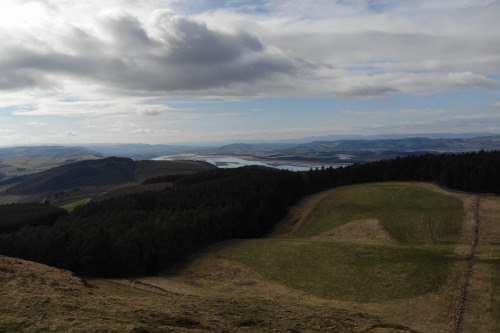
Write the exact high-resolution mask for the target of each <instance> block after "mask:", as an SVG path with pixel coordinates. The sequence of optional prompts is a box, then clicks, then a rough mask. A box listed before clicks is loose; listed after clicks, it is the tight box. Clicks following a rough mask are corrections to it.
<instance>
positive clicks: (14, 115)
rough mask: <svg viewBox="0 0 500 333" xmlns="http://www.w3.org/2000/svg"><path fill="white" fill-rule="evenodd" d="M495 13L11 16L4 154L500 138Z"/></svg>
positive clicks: (389, 4)
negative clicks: (30, 149) (126, 146)
mask: <svg viewBox="0 0 500 333" xmlns="http://www.w3.org/2000/svg"><path fill="white" fill-rule="evenodd" d="M499 17H500V1H499V0H439V1H436V0H352V1H350V0H308V1H303V0H289V1H287V0H269V1H263V0H257V1H241V0H145V1H134V0H87V1H80V0H1V1H0V146H7V145H25V144H40V143H59V144H75V143H96V142H101V143H103V142H107V143H111V142H129V143H150V144H156V143H163V144H173V143H181V142H196V141H201V142H203V141H204V142H207V141H210V142H214V141H223V140H224V141H244V140H256V139H262V140H274V139H289V138H300V137H308V136H319V135H341V134H359V135H368V134H382V133H443V132H447V133H467V132H493V133H500V42H499V41H500V20H499Z"/></svg>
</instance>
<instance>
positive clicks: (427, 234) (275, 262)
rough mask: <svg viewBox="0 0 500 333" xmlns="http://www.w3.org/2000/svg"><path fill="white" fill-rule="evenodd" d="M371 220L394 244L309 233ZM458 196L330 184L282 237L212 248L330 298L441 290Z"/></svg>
mask: <svg viewBox="0 0 500 333" xmlns="http://www.w3.org/2000/svg"><path fill="white" fill-rule="evenodd" d="M371 218H376V219H379V220H380V224H381V225H382V226H383V227H384V228H385V229H386V230H387V231H388V232H389V234H390V235H391V236H392V237H393V238H394V239H395V240H397V241H398V242H394V241H393V242H392V243H391V242H387V241H383V242H377V241H375V242H367V241H349V242H347V241H338V240H332V239H311V237H314V236H318V235H321V234H323V233H324V232H326V231H330V230H332V229H335V228H338V227H340V226H342V225H345V224H347V223H348V222H350V221H354V220H362V219H371ZM462 219H463V207H462V204H461V201H460V200H459V199H457V198H453V197H450V196H447V195H444V194H440V193H436V192H433V191H431V190H429V189H426V188H423V187H421V186H418V185H411V184H394V183H385V184H363V185H355V186H348V187H342V188H337V189H333V190H331V191H330V192H329V193H328V194H327V195H326V196H324V197H323V199H322V200H321V201H320V202H319V203H318V204H317V205H316V206H315V207H314V208H313V209H312V211H311V212H310V214H309V215H308V216H307V217H306V218H305V221H304V222H303V223H302V224H301V225H300V227H299V228H298V229H297V230H296V231H295V232H294V233H292V234H291V236H289V238H287V239H257V240H244V241H233V242H230V243H229V244H228V245H227V246H223V247H219V248H217V250H216V254H217V255H218V256H219V257H221V258H224V259H228V260H234V261H237V262H240V263H243V264H245V265H247V266H250V267H251V268H253V269H254V270H256V271H257V272H259V273H261V274H262V275H264V276H266V277H267V278H269V279H271V280H273V281H276V282H279V283H281V284H284V285H287V286H290V287H293V288H296V289H299V290H302V291H304V292H307V293H310V294H313V295H316V296H320V297H324V298H331V299H338V300H346V301H361V302H379V301H384V300H390V299H400V298H409V297H414V296H418V295H422V294H425V293H429V292H433V291H436V290H438V289H439V288H440V287H441V286H442V285H443V284H444V283H445V282H446V280H447V278H448V277H449V273H450V268H451V267H452V265H453V263H454V262H455V256H454V254H453V249H454V247H453V244H454V243H455V242H456V241H458V238H459V234H460V230H461V224H462Z"/></svg>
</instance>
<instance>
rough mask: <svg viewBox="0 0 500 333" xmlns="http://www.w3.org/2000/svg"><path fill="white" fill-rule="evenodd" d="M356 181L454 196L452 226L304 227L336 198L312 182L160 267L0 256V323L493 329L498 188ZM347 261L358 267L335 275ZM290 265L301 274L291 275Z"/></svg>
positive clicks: (358, 223) (52, 327) (153, 328)
mask: <svg viewBox="0 0 500 333" xmlns="http://www.w3.org/2000/svg"><path fill="white" fill-rule="evenodd" d="M363 186H364V187H362V188H359V190H361V191H362V192H363V193H365V194H364V195H365V196H367V195H368V193H370V192H371V193H381V192H383V187H384V186H387V187H388V188H389V189H392V190H391V191H394V190H395V189H398V188H399V189H402V188H405V187H406V188H408V189H409V191H410V192H411V193H420V195H426V194H428V193H431V194H430V195H431V197H432V198H433V201H440V200H437V198H441V199H443V200H444V201H445V202H448V200H450V198H451V199H452V200H451V201H449V202H451V203H453V202H455V203H456V202H457V200H458V202H459V203H460V205H459V206H460V207H461V209H462V211H461V213H460V218H461V226H460V234H459V235H458V236H457V237H455V236H453V237H451V238H446V237H445V238H446V241H443V240H442V239H441V238H440V239H434V240H433V239H430V238H429V237H428V236H429V235H431V234H432V233H430V232H429V229H426V230H424V229H422V230H421V231H422V235H424V236H425V237H424V238H425V241H421V242H416V241H415V239H410V240H409V241H408V242H406V243H405V242H401V241H397V240H395V239H394V237H393V236H392V235H391V233H390V232H389V231H387V230H386V228H384V227H383V226H384V223H385V222H386V221H384V219H385V218H384V216H383V214H382V215H377V214H371V216H362V217H359V216H354V217H353V218H352V219H350V220H349V219H347V220H346V221H342V223H340V222H339V221H334V222H332V223H334V224H335V226H334V227H333V228H331V229H328V228H326V226H325V225H322V226H320V227H315V228H317V230H318V231H317V232H315V233H312V234H304V233H303V232H304V231H303V230H301V228H303V227H304V226H306V224H308V223H312V222H311V220H309V221H308V218H309V219H310V218H311V214H313V212H314V210H315V209H326V208H325V207H320V206H321V204H322V203H323V204H325V203H328V205H330V206H331V207H334V206H335V204H336V203H335V200H334V198H332V197H331V195H330V194H331V193H330V194H328V193H329V192H323V193H320V194H317V195H316V196H311V197H309V198H307V199H306V200H303V201H302V202H301V203H300V204H299V205H298V206H296V207H294V209H292V210H291V212H290V214H289V216H288V217H287V218H286V219H285V220H284V221H283V223H282V224H281V225H279V226H278V227H277V228H276V231H275V232H274V233H273V234H272V235H271V237H269V238H266V239H259V240H244V241H238V240H234V241H229V242H225V243H220V244H217V245H215V246H213V247H211V248H208V249H206V250H205V251H204V252H203V253H201V254H200V255H198V256H196V257H194V258H191V260H190V261H188V262H186V263H184V264H183V265H182V266H179V267H177V268H176V269H175V270H173V271H171V272H168V273H165V275H163V276H156V277H138V278H134V279H91V280H88V281H84V280H81V279H80V278H79V277H76V276H73V275H72V274H71V273H70V272H66V271H62V270H58V269H55V268H50V267H47V266H44V265H40V264H37V263H32V262H27V261H23V260H19V259H13V258H7V257H0V285H1V286H2V288H1V289H0V332H169V331H171V332H377V333H382V332H456V331H458V332H498V331H499V311H500V310H499V308H500V265H499V264H498V258H499V257H500V224H499V223H498V221H499V220H500V197H495V196H477V195H469V194H466V193H459V192H449V191H445V190H443V189H441V188H438V187H436V186H434V185H430V184H425V183H410V184H409V183H387V184H376V185H373V184H367V185H363ZM370 186H377V187H378V189H377V190H373V188H372V191H370V189H369V187H370ZM367 187H368V191H367ZM337 190H339V191H341V192H342V191H348V192H346V193H354V192H349V191H352V188H351V189H347V190H346V189H337ZM422 191H423V192H422ZM389 192H390V191H389ZM333 193H336V195H334V197H335V196H337V198H338V201H337V203H338V202H342V200H343V199H342V198H341V197H340V196H339V195H338V193H340V192H333ZM398 193H399V192H398ZM434 194H439V196H434ZM441 195H443V196H441ZM358 198H359V196H358ZM379 198H380V195H379ZM455 199H456V200H455ZM332 200H333V201H332ZM437 204H439V202H437ZM332 205H333V206H332ZM375 206H376V205H375ZM345 207H346V206H345V205H344V208H345ZM351 208H352V206H347V209H351ZM338 209H339V208H337V210H338ZM353 209H354V210H356V209H358V208H353ZM429 209H430V211H431V212H432V207H430V208H429ZM376 211H377V210H375V212H376ZM325 212H326V211H325ZM395 212H396V213H397V211H396V209H395ZM344 213H345V214H344ZM344 213H343V216H344V217H346V218H347V213H348V211H347V210H345V211H344ZM367 215H370V214H367ZM417 215H419V216H418V218H416V219H415V221H427V219H426V218H425V216H422V215H421V214H417ZM449 215H450V212H448V213H446V214H443V219H442V221H444V222H446V221H448V220H447V218H446V216H449ZM446 223H449V221H448V222H446ZM446 223H445V224H446ZM435 224H438V223H437V222H436V223H434V224H433V225H435ZM427 226H429V224H428V225H427ZM309 227H310V226H308V227H307V228H309ZM325 228H326V230H324V229H325ZM447 230H448V229H447ZM455 230H456V229H453V228H451V229H449V231H450V232H452V233H453V232H455ZM476 230H477V235H478V237H477V246H475V247H474V248H473V247H472V246H473V244H474V241H475V235H476ZM431 238H432V237H431ZM290 251H292V252H290ZM290 253H293V256H292V255H290ZM314 258H317V259H318V260H316V259H314ZM427 259H432V260H431V261H430V262H429V261H428V260H427ZM433 260H434V261H433ZM339 261H340V264H339ZM321 263H323V264H322V265H321ZM294 265H295V266H297V267H298V270H294V269H293V268H294ZM308 265H309V266H310V267H308ZM370 265H372V266H371V269H370ZM415 267H417V268H418V269H420V270H423V272H426V274H418V270H415ZM467 269H468V270H467ZM353 271H357V272H358V273H359V274H358V276H351V277H350V276H349V275H345V276H343V274H339V273H338V272H344V274H352V272H353ZM467 271H469V273H467V274H465V273H466V272H467ZM298 272H301V274H303V276H302V277H300V276H293V275H294V274H297V273H298ZM408 272H412V274H411V275H408V274H407V273H408ZM429 272H432V274H430V275H429V274H427V273H429ZM328 275H330V276H333V277H330V280H329V281H326V283H325V278H322V277H325V276H328ZM397 276H400V277H399V278H396V277H397ZM381 278H382V279H381ZM384 279H385V280H390V279H392V280H391V281H389V282H390V283H393V286H391V285H388V286H387V285H386V284H384V283H383V282H384ZM398 279H399V280H398ZM464 280H466V281H465V282H466V286H465V289H464V288H463V287H464ZM301 281H302V282H301ZM304 281H306V282H304ZM308 281H309V282H308ZM311 281H312V282H311ZM322 281H323V282H322ZM349 281H350V283H351V284H352V286H353V287H350V288H348V284H349ZM308 283H309V284H308ZM419 285H420V289H419V288H418V287H419ZM361 287H362V288H361ZM315 288H316V289H317V290H316V289H315ZM373 290H375V291H376V292H373ZM463 290H465V295H464V292H463ZM363 292H365V293H367V294H368V295H369V297H362V296H363ZM349 295H351V296H349ZM352 295H355V297H354V296H352ZM356 295H357V296H356ZM461 304H462V308H463V311H462V312H461V313H462V314H461V316H460V317H459V318H458V320H457V315H458V313H459V308H460V306H461ZM457 321H458V326H457ZM456 326H457V327H456Z"/></svg>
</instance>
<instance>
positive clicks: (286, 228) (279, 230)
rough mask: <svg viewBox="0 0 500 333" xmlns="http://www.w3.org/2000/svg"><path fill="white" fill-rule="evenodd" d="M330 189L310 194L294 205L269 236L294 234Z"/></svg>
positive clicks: (278, 236)
mask: <svg viewBox="0 0 500 333" xmlns="http://www.w3.org/2000/svg"><path fill="white" fill-rule="evenodd" d="M328 193H329V190H327V191H323V192H320V193H316V194H312V195H309V196H307V197H305V198H303V199H302V200H300V202H299V203H298V204H296V205H295V206H293V207H292V209H291V210H290V211H289V212H288V214H287V216H286V217H285V218H284V219H283V221H281V222H280V223H278V224H277V226H276V228H275V229H274V230H273V231H272V232H271V234H270V235H269V236H268V237H277V238H280V237H288V236H290V235H291V234H293V233H294V232H295V231H296V230H297V229H298V228H299V227H300V226H301V225H302V223H304V221H305V219H306V218H307V216H308V215H309V213H310V212H311V210H312V209H313V208H314V207H316V205H317V204H318V203H319V202H320V201H321V199H323V198H324V197H326V196H327V195H328Z"/></svg>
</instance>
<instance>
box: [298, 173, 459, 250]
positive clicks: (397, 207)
mask: <svg viewBox="0 0 500 333" xmlns="http://www.w3.org/2000/svg"><path fill="white" fill-rule="evenodd" d="M370 218H375V219H378V220H379V221H380V223H381V225H382V226H383V228H384V229H385V230H386V231H387V232H388V233H389V234H390V235H391V236H392V238H393V239H395V240H397V241H399V242H405V243H427V242H456V241H457V240H458V237H459V235H460V232H461V226H462V219H463V207H462V202H461V201H460V200H459V199H457V198H454V197H451V196H448V195H445V194H441V193H437V192H434V191H431V190H429V189H426V188H424V187H421V186H418V185H402V184H390V183H384V184H364V185H354V186H345V187H340V188H335V189H333V190H330V192H329V193H328V195H327V196H326V197H325V198H323V200H322V201H321V202H319V204H318V205H317V206H316V207H315V208H314V209H313V210H312V211H311V213H310V214H309V215H308V217H307V218H306V220H305V221H304V223H303V224H302V225H301V227H300V228H299V229H298V230H297V231H296V232H295V233H294V234H293V237H296V238H308V237H312V236H317V235H319V234H321V233H323V232H326V231H329V230H331V229H334V228H336V227H339V226H341V225H344V224H346V223H348V222H350V221H354V220H361V219H370Z"/></svg>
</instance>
